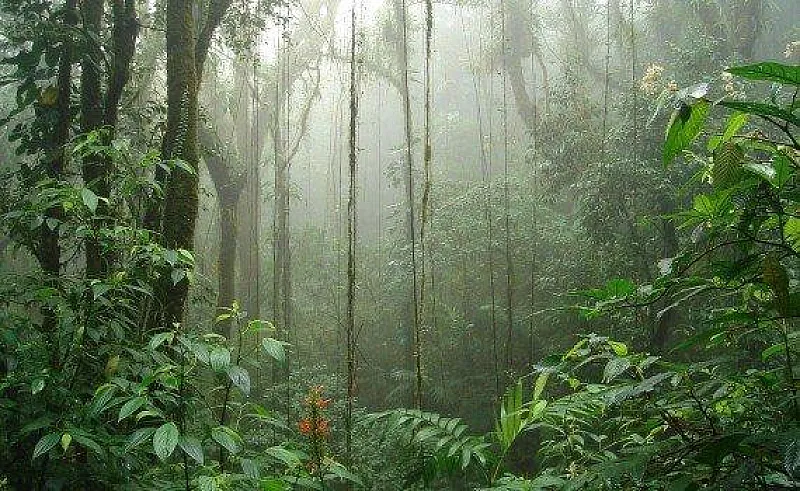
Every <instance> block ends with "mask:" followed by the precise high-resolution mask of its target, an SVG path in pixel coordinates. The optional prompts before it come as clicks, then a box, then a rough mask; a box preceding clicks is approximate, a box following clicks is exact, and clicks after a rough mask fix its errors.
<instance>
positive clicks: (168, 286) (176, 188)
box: [148, 0, 231, 326]
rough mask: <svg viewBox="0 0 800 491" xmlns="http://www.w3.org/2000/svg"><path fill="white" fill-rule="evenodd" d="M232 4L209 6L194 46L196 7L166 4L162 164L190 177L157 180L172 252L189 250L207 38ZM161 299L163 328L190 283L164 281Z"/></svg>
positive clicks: (215, 1)
mask: <svg viewBox="0 0 800 491" xmlns="http://www.w3.org/2000/svg"><path fill="white" fill-rule="evenodd" d="M230 4H231V0H212V1H211V3H210V5H209V6H208V11H207V13H206V19H205V22H204V24H203V26H202V27H201V28H200V30H199V34H198V36H197V38H196V40H195V30H196V22H195V18H194V10H195V2H194V1H192V0H168V2H167V23H166V25H167V32H166V46H167V128H166V132H165V133H164V140H163V142H162V146H161V155H162V158H164V159H180V160H182V161H184V162H186V163H187V164H188V165H189V166H190V167H191V169H192V172H184V171H181V170H179V169H175V170H174V171H173V172H172V173H170V175H169V176H164V175H163V174H161V175H159V176H157V178H160V179H162V180H164V181H166V186H165V189H166V191H165V196H164V211H163V214H162V216H161V220H160V222H161V223H160V228H161V231H162V242H163V244H164V245H165V246H166V247H168V248H172V249H186V250H191V249H192V248H193V241H194V232H195V224H196V221H197V213H198V203H199V196H198V185H199V172H198V161H199V155H198V146H197V115H198V100H197V99H198V90H199V86H200V81H201V79H202V73H203V64H204V62H205V59H206V56H207V54H208V48H209V46H210V44H211V38H212V37H213V35H214V31H215V30H216V28H217V27H218V26H219V24H220V23H221V22H222V18H223V16H224V14H225V12H226V10H227V9H228V7H229V6H230ZM156 211H157V210H156ZM148 218H149V220H148V221H149V222H150V223H149V225H151V226H156V227H158V214H157V213H156V214H153V210H150V213H149V217H148ZM160 293H162V295H161V303H162V305H163V314H164V319H163V326H171V325H172V324H173V323H175V322H181V321H182V320H183V309H184V306H185V304H186V299H187V297H188V293H189V283H188V280H187V279H185V278H184V279H183V280H181V281H180V282H178V283H177V284H172V282H171V280H170V279H169V277H168V276H167V277H165V278H163V280H162V291H161V292H160Z"/></svg>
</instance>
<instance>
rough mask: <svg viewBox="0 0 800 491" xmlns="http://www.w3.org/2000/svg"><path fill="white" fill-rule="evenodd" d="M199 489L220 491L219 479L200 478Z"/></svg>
mask: <svg viewBox="0 0 800 491" xmlns="http://www.w3.org/2000/svg"><path fill="white" fill-rule="evenodd" d="M197 488H198V489H199V490H200V491H218V490H219V489H220V488H219V486H217V479H216V477H214V476H200V477H198V478H197Z"/></svg>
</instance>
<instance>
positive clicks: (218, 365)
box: [209, 345, 231, 371]
mask: <svg viewBox="0 0 800 491" xmlns="http://www.w3.org/2000/svg"><path fill="white" fill-rule="evenodd" d="M209 361H210V362H211V368H213V369H214V370H218V371H219V370H224V369H226V368H228V366H230V364H231V352H230V351H229V350H228V348H226V347H224V346H219V345H217V346H214V347H213V348H211V355H210V356H209Z"/></svg>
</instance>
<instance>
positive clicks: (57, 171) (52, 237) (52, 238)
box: [36, 0, 77, 328]
mask: <svg viewBox="0 0 800 491" xmlns="http://www.w3.org/2000/svg"><path fill="white" fill-rule="evenodd" d="M76 1H77V0H67V3H66V5H65V6H64V23H65V24H66V25H67V26H68V27H71V26H75V24H77V19H76V12H75V10H76ZM71 35H72V34H71V33H70V32H68V33H66V34H65V39H64V41H63V44H62V47H61V57H60V59H59V62H58V75H57V87H58V95H57V98H56V111H57V120H56V123H55V127H54V128H53V129H54V131H53V139H52V140H51V141H50V142H48V144H47V146H48V147H49V148H48V150H49V151H50V152H52V154H53V155H55V157H53V159H52V160H51V161H50V163H49V165H48V166H47V168H46V173H47V177H49V178H50V179H53V180H56V181H58V180H60V179H62V178H63V174H64V163H65V152H64V146H65V145H66V144H67V142H68V141H69V129H70V125H71V122H72V114H71V112H70V103H69V102H70V95H71V89H72V63H73V56H72V50H73V46H72V40H71V38H70V37H69V36H71ZM62 215H63V213H62V210H61V209H60V208H59V207H57V206H56V207H52V208H49V209H48V210H47V211H46V212H45V216H46V218H53V219H55V220H60V218H61V217H62ZM41 231H42V232H41V233H42V235H41V241H40V244H39V246H38V248H37V250H36V258H37V259H38V261H39V265H40V266H41V267H42V270H43V271H44V273H45V274H46V275H48V276H51V277H56V276H58V275H59V273H60V271H61V244H60V243H59V237H58V227H54V228H50V227H48V226H42V227H41ZM51 314H52V313H51ZM52 315H54V314H52ZM52 315H47V313H46V315H45V324H46V325H49V327H51V328H54V327H55V319H54V318H52Z"/></svg>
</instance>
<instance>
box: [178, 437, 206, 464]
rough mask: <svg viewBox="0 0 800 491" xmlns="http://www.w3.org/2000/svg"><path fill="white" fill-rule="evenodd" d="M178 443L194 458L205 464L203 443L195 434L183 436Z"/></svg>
mask: <svg viewBox="0 0 800 491" xmlns="http://www.w3.org/2000/svg"><path fill="white" fill-rule="evenodd" d="M178 445H180V447H181V449H182V450H183V451H184V452H185V453H186V455H188V456H189V457H191V458H192V460H194V461H195V462H197V463H198V464H200V465H203V461H204V457H203V445H201V444H200V440H198V439H197V438H195V437H193V436H181V438H180V440H178Z"/></svg>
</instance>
